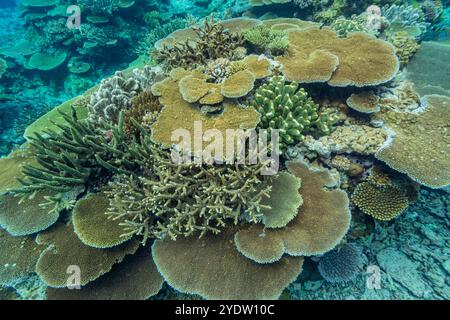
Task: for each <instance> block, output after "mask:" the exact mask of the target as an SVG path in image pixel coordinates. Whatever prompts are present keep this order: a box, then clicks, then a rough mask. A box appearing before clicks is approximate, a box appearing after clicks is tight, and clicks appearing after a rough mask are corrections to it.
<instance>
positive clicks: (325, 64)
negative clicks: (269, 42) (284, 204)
mask: <svg viewBox="0 0 450 320" xmlns="http://www.w3.org/2000/svg"><path fill="white" fill-rule="evenodd" d="M289 41H290V54H289V55H288V56H285V57H278V58H277V61H279V62H280V63H281V64H282V66H283V73H284V75H285V76H286V78H287V80H289V81H297V82H303V83H310V82H327V83H328V84H329V85H331V86H335V87H345V86H350V85H353V86H357V87H364V86H373V85H379V84H382V83H385V82H387V81H389V80H391V79H392V78H393V77H394V76H395V74H396V73H397V71H398V69H399V62H398V59H397V56H396V55H395V52H394V47H393V46H392V45H391V44H389V43H387V42H385V41H383V40H379V39H376V38H375V37H373V36H371V35H368V34H366V33H362V32H355V33H352V34H350V35H349V36H348V37H347V38H339V37H338V36H337V34H336V33H335V32H334V31H332V30H331V29H329V28H323V29H319V28H314V27H312V28H308V29H305V30H291V31H289ZM368 54H369V55H370V59H369V58H367V55H368ZM362 56H365V57H366V58H365V59H362V58H361V57H362Z"/></svg>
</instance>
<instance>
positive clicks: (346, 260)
mask: <svg viewBox="0 0 450 320" xmlns="http://www.w3.org/2000/svg"><path fill="white" fill-rule="evenodd" d="M363 262H364V255H363V253H362V252H361V249H360V248H359V247H357V246H356V245H355V244H352V243H347V244H343V245H341V246H340V247H339V248H337V249H334V250H332V251H330V252H327V253H326V254H325V255H324V256H323V257H322V258H320V261H319V265H318V269H319V272H320V274H321V276H322V277H323V278H324V279H325V280H326V281H328V282H333V283H336V282H347V281H351V280H353V279H354V278H355V277H356V276H357V275H358V273H359V271H360V268H361V266H362V264H363Z"/></svg>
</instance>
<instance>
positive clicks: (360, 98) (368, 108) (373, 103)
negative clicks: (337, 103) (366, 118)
mask: <svg viewBox="0 0 450 320" xmlns="http://www.w3.org/2000/svg"><path fill="white" fill-rule="evenodd" d="M379 100H380V99H379V98H378V97H377V96H376V95H374V94H373V93H372V92H368V91H364V92H360V93H354V94H352V95H351V96H350V97H349V98H348V99H347V105H348V106H349V107H350V108H352V109H353V110H356V111H358V112H361V113H366V114H371V113H375V112H379V111H380V106H379V104H378V102H379Z"/></svg>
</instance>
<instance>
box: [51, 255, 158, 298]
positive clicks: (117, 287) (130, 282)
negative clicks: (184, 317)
mask: <svg viewBox="0 0 450 320" xmlns="http://www.w3.org/2000/svg"><path fill="white" fill-rule="evenodd" d="M162 284H163V278H162V276H161V275H160V273H159V272H158V270H157V269H156V265H155V263H154V262H153V260H152V256H151V253H150V249H149V248H141V249H139V250H138V251H137V252H136V253H135V254H134V255H130V256H127V257H125V258H124V260H123V261H122V262H121V263H119V264H117V265H114V266H113V267H112V269H111V271H110V272H108V273H107V274H105V275H103V276H101V277H100V278H98V279H97V280H94V281H93V282H91V283H88V284H87V285H85V286H83V287H82V288H81V289H79V290H70V289H67V288H51V287H49V288H47V299H48V300H146V299H148V298H150V297H151V296H153V295H155V294H157V293H158V291H159V290H160V289H161V287H162Z"/></svg>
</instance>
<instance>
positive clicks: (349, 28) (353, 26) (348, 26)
mask: <svg viewBox="0 0 450 320" xmlns="http://www.w3.org/2000/svg"><path fill="white" fill-rule="evenodd" d="M331 28H332V29H333V30H334V31H335V32H336V34H337V35H338V36H339V37H341V38H344V37H347V35H348V34H349V33H350V32H358V31H360V32H367V29H366V28H365V26H364V25H363V24H362V23H360V22H359V21H357V20H349V19H345V18H339V19H337V20H336V21H334V22H333V24H332V25H331Z"/></svg>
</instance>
